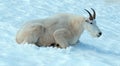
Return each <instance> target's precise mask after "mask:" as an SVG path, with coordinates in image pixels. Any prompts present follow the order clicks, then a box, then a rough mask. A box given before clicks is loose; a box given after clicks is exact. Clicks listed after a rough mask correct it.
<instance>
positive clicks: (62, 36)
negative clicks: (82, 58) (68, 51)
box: [53, 29, 71, 48]
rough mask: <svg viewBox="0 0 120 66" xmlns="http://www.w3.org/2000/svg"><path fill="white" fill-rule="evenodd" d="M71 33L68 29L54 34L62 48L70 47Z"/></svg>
mask: <svg viewBox="0 0 120 66" xmlns="http://www.w3.org/2000/svg"><path fill="white" fill-rule="evenodd" d="M70 35H71V33H70V32H69V31H68V30H67V29H59V30H56V31H55V32H54V34H53V36H54V38H55V41H56V43H57V44H59V45H60V47H61V48H66V47H68V46H69V43H68V41H69V38H70Z"/></svg>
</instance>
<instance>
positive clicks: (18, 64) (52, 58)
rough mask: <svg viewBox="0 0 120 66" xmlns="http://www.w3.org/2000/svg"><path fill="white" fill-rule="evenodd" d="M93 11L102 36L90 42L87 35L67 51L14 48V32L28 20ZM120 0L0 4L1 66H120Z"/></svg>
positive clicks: (25, 0) (6, 0)
mask: <svg viewBox="0 0 120 66" xmlns="http://www.w3.org/2000/svg"><path fill="white" fill-rule="evenodd" d="M91 7H92V8H94V9H95V10H96V12H97V19H96V21H97V25H98V26H99V28H100V29H101V31H102V32H103V35H102V36H101V37H100V38H93V37H91V36H90V35H89V33H88V32H87V31H85V32H84V34H83V35H82V36H81V38H80V43H78V44H77V45H76V46H71V47H68V48H67V49H59V48H52V47H36V46H34V45H31V44H24V45H23V44H20V45H19V44H17V43H16V41H15V35H16V32H17V31H18V30H19V29H20V27H21V26H22V25H23V24H24V23H25V22H26V21H29V20H33V19H42V18H46V17H48V16H51V15H54V14H57V13H73V14H78V15H84V16H86V17H87V16H88V14H87V13H86V12H85V11H84V9H85V8H86V9H89V10H90V8H91ZM119 16H120V1H119V0H94V1H93V0H0V66H120V48H119V47H120V35H119V34H120V28H119V27H120V18H119Z"/></svg>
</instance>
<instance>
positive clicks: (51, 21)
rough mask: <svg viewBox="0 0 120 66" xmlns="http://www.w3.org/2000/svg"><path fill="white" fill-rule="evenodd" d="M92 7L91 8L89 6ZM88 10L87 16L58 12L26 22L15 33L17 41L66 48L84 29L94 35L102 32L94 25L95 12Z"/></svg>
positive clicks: (97, 35)
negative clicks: (57, 13)
mask: <svg viewBox="0 0 120 66" xmlns="http://www.w3.org/2000/svg"><path fill="white" fill-rule="evenodd" d="M91 9H92V8H91ZM85 11H87V12H88V14H89V18H85V17H83V16H78V15H73V14H59V15H55V16H52V17H48V18H46V19H38V20H33V21H30V22H27V23H26V24H25V25H24V26H23V27H22V28H21V29H20V30H19V31H18V33H17V35H16V41H17V43H19V44H21V43H23V44H24V43H28V44H35V45H37V46H56V47H59V48H66V47H68V46H70V45H74V44H76V42H77V41H78V40H79V38H80V36H81V34H82V33H83V31H84V29H86V30H88V32H90V34H91V35H92V36H94V37H100V36H101V35H102V32H101V31H100V30H99V28H98V27H97V25H96V20H95V17H96V13H95V10H94V9H92V11H93V15H91V13H90V12H89V11H88V10H86V9H85Z"/></svg>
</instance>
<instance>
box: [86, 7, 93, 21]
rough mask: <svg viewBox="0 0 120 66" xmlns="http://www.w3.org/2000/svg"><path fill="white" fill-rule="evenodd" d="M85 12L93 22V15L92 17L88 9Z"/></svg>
mask: <svg viewBox="0 0 120 66" xmlns="http://www.w3.org/2000/svg"><path fill="white" fill-rule="evenodd" d="M85 11H87V12H88V14H89V19H90V20H93V17H92V15H91V13H90V12H89V11H88V10H87V9H85Z"/></svg>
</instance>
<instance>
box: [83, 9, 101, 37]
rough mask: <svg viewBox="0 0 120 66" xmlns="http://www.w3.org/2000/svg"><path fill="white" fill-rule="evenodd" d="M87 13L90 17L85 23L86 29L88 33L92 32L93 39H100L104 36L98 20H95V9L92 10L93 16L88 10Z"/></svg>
mask: <svg viewBox="0 0 120 66" xmlns="http://www.w3.org/2000/svg"><path fill="white" fill-rule="evenodd" d="M91 9H92V8H91ZM85 10H86V9H85ZM86 11H87V12H88V13H89V15H90V17H89V18H88V19H86V21H85V22H84V28H85V29H86V30H88V32H90V34H91V35H92V36H93V37H100V36H101V35H102V32H101V31H100V29H99V28H98V26H97V25H96V20H95V17H96V13H95V11H94V9H92V11H93V12H94V14H93V15H91V13H90V12H89V11H88V10H86Z"/></svg>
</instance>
